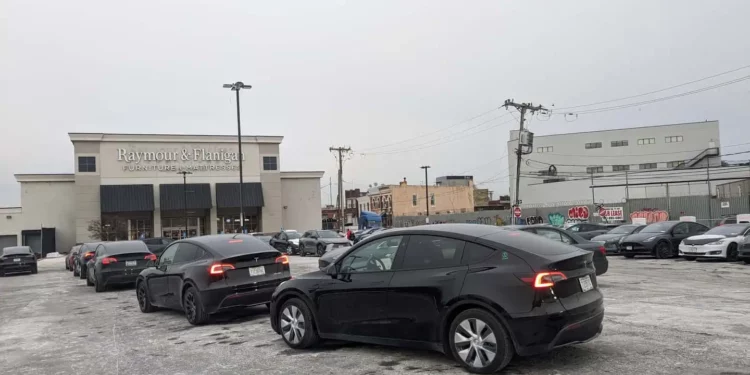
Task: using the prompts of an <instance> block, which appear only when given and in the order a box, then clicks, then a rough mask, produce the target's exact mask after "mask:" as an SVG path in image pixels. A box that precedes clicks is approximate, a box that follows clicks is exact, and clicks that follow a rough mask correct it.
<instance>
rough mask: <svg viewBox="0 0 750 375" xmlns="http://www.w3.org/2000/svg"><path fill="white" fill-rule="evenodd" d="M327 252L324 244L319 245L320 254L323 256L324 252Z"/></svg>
mask: <svg viewBox="0 0 750 375" xmlns="http://www.w3.org/2000/svg"><path fill="white" fill-rule="evenodd" d="M325 252H326V248H325V247H323V245H318V256H319V257H322V256H323V254H325Z"/></svg>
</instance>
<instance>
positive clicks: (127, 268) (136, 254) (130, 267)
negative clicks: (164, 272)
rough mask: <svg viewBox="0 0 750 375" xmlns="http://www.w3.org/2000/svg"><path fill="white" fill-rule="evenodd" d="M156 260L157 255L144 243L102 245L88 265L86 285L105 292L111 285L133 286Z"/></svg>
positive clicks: (137, 241) (136, 241)
mask: <svg viewBox="0 0 750 375" xmlns="http://www.w3.org/2000/svg"><path fill="white" fill-rule="evenodd" d="M155 260H156V255H154V254H153V253H151V252H150V251H149V250H148V246H146V244H145V243H143V241H139V240H135V241H119V242H106V243H101V244H99V245H97V246H96V250H94V257H93V258H91V259H90V260H89V261H88V263H86V285H88V286H93V287H94V288H95V290H96V291H97V292H103V291H105V290H106V289H107V287H108V286H111V285H123V284H133V283H135V280H136V278H137V277H138V274H140V273H141V271H143V270H144V269H146V268H147V267H148V265H149V263H153V262H154V261H155Z"/></svg>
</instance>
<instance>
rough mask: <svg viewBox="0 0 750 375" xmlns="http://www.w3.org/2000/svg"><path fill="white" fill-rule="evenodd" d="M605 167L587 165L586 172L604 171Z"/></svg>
mask: <svg viewBox="0 0 750 375" xmlns="http://www.w3.org/2000/svg"><path fill="white" fill-rule="evenodd" d="M602 172H604V167H586V173H602Z"/></svg>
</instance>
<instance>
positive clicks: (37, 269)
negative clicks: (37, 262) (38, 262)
mask: <svg viewBox="0 0 750 375" xmlns="http://www.w3.org/2000/svg"><path fill="white" fill-rule="evenodd" d="M38 272H39V267H38V266H34V268H32V269H31V274H32V275H36V274H37V273H38Z"/></svg>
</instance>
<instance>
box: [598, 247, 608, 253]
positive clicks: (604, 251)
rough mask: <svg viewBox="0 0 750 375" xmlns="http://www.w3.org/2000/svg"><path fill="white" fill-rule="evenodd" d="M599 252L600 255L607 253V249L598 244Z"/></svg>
mask: <svg viewBox="0 0 750 375" xmlns="http://www.w3.org/2000/svg"><path fill="white" fill-rule="evenodd" d="M599 252H600V253H602V255H607V249H605V248H604V246H599Z"/></svg>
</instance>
